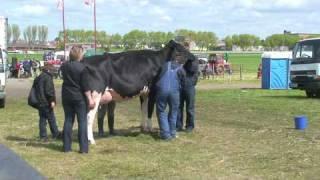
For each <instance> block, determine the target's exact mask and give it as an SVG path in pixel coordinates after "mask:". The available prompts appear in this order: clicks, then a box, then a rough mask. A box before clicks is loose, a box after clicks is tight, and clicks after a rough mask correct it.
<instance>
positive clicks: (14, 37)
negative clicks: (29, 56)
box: [7, 24, 48, 45]
mask: <svg viewBox="0 0 320 180" xmlns="http://www.w3.org/2000/svg"><path fill="white" fill-rule="evenodd" d="M7 35H8V42H9V43H12V44H15V43H17V41H18V40H21V39H20V36H21V31H20V28H19V26H18V25H17V24H12V25H10V24H9V25H8V31H7ZM22 35H23V40H24V41H25V42H26V43H28V44H29V45H35V44H44V43H46V42H47V41H48V27H47V26H44V25H40V26H37V25H30V26H27V27H26V28H25V29H24V30H23V32H22Z"/></svg>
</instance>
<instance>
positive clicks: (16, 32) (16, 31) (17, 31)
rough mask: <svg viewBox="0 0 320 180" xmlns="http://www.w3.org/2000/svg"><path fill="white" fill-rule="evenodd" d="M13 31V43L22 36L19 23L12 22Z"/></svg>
mask: <svg viewBox="0 0 320 180" xmlns="http://www.w3.org/2000/svg"><path fill="white" fill-rule="evenodd" d="M11 31H12V43H16V42H17V40H19V37H20V28H19V26H18V25H17V24H12V25H11Z"/></svg>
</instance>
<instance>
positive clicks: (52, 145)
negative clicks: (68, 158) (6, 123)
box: [6, 136, 62, 152]
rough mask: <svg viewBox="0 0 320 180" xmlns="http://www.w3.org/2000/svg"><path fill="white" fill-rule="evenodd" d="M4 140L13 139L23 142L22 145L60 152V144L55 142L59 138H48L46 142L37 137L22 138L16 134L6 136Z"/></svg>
mask: <svg viewBox="0 0 320 180" xmlns="http://www.w3.org/2000/svg"><path fill="white" fill-rule="evenodd" d="M6 140H8V141H15V142H17V143H19V144H23V145H24V146H31V147H42V148H47V149H51V150H54V151H59V152H62V146H61V145H59V144H57V141H61V140H60V139H57V140H48V141H46V142H44V141H40V140H39V139H34V138H23V137H18V136H7V137H6Z"/></svg>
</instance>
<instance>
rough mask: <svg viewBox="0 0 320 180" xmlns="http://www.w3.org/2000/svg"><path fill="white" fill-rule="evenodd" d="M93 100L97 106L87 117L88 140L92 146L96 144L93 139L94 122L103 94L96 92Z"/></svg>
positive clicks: (93, 94)
mask: <svg viewBox="0 0 320 180" xmlns="http://www.w3.org/2000/svg"><path fill="white" fill-rule="evenodd" d="M92 99H93V101H94V102H95V106H94V108H93V109H91V110H90V111H89V112H88V115H87V120H88V140H89V142H90V144H95V143H96V142H95V140H94V137H93V122H94V119H95V115H96V113H97V111H98V107H99V103H100V99H101V93H98V92H96V91H94V92H93V93H92Z"/></svg>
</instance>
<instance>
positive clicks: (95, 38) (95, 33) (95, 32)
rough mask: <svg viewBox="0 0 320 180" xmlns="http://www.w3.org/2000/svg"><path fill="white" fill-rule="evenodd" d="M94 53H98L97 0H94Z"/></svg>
mask: <svg viewBox="0 0 320 180" xmlns="http://www.w3.org/2000/svg"><path fill="white" fill-rule="evenodd" d="M93 21H94V54H96V53H97V26H96V0H93Z"/></svg>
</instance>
